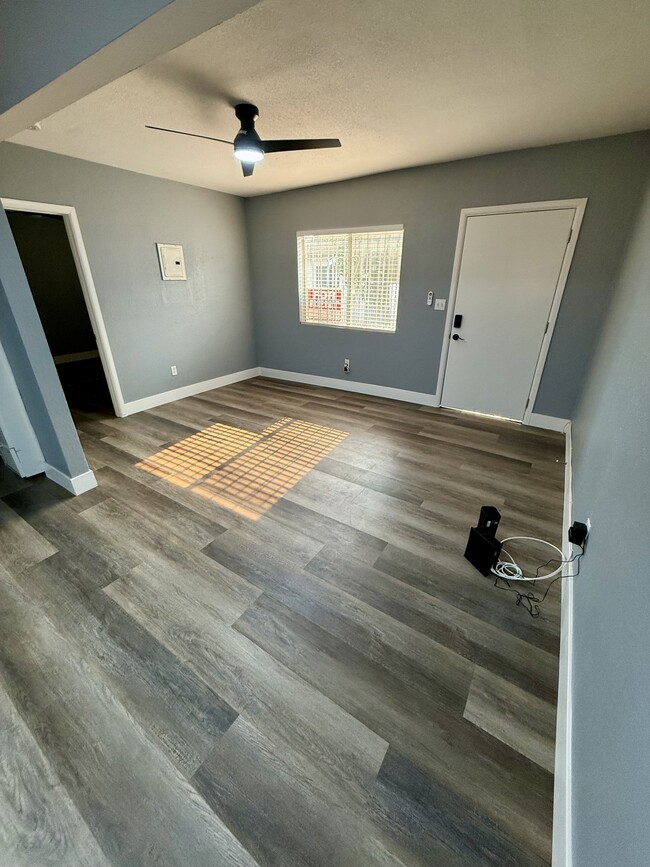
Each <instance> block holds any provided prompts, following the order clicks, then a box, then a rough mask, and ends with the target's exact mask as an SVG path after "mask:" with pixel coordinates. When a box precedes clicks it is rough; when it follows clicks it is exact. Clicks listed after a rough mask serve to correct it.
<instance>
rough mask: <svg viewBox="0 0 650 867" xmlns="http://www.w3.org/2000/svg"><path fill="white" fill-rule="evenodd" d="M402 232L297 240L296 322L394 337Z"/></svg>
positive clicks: (320, 235)
mask: <svg viewBox="0 0 650 867" xmlns="http://www.w3.org/2000/svg"><path fill="white" fill-rule="evenodd" d="M403 235H404V231H403V230H402V229H392V230H388V231H383V230H380V229H378V230H376V231H372V230H370V231H365V232H332V233H331V234H318V235H299V236H298V288H299V299H300V321H301V322H307V323H315V324H320V325H334V326H338V327H340V328H366V329H371V330H375V331H395V329H396V326H397V302H398V297H399V280H400V267H401V261H402V240H403Z"/></svg>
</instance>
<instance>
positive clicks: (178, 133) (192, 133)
mask: <svg viewBox="0 0 650 867" xmlns="http://www.w3.org/2000/svg"><path fill="white" fill-rule="evenodd" d="M145 129H157V130H160V132H174V133H176V135H191V136H192V138H205V139H207V140H208V141H220V142H221V143H222V144H229V145H231V144H232V142H231V141H226V139H225V138H213V137H212V136H211V135H199V133H197V132H183V130H182V129H167V127H166V126H149V124H148V123H145Z"/></svg>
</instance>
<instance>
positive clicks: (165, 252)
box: [156, 244, 187, 280]
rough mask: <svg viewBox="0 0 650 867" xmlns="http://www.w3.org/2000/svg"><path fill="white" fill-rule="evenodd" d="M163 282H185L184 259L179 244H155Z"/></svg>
mask: <svg viewBox="0 0 650 867" xmlns="http://www.w3.org/2000/svg"><path fill="white" fill-rule="evenodd" d="M156 247H157V249H158V261H159V262H160V276H161V277H162V278H163V280H187V274H186V273H185V257H184V256H183V247H182V246H181V245H180V244H156Z"/></svg>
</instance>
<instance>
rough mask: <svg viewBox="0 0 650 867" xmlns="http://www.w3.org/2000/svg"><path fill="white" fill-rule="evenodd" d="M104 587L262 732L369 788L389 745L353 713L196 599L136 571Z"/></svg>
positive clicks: (338, 778) (337, 775) (329, 771)
mask: <svg viewBox="0 0 650 867" xmlns="http://www.w3.org/2000/svg"><path fill="white" fill-rule="evenodd" d="M154 577H155V576H153V575H151V576H149V578H150V580H153V579H154ZM105 592H106V593H108V594H109V595H110V596H111V598H112V599H114V600H115V601H116V602H118V603H119V604H120V605H121V606H122V607H123V608H124V610H125V611H127V612H129V613H130V614H131V615H132V617H134V618H135V619H136V620H137V621H138V622H139V623H141V624H142V625H143V626H144V627H145V628H146V629H147V630H148V631H149V632H150V633H151V634H152V635H154V636H155V637H156V638H158V640H159V641H161V642H162V643H163V644H165V645H166V646H167V647H168V648H169V649H170V650H171V651H172V652H173V653H175V654H176V655H177V656H178V657H179V658H180V659H183V660H184V661H186V662H187V664H188V665H189V666H190V667H191V668H192V669H193V670H194V671H195V672H196V673H197V674H198V675H199V676H200V677H201V678H202V679H203V680H204V681H205V683H206V684H207V685H208V686H209V687H210V688H212V689H213V690H214V691H215V692H217V693H218V694H219V695H220V696H222V697H223V698H224V699H225V701H227V702H228V704H229V705H230V706H231V707H233V708H234V709H235V710H236V711H237V712H238V713H239V714H240V715H241V716H243V717H244V718H245V719H247V720H249V721H250V722H252V723H253V724H254V725H255V726H257V727H258V728H259V729H260V730H262V731H264V732H265V733H266V734H267V736H269V737H274V738H275V737H277V738H280V739H281V740H283V741H285V742H286V743H287V744H289V745H290V746H291V748H292V749H295V750H298V751H299V752H301V753H304V754H305V755H306V756H307V757H310V758H311V759H312V760H315V761H317V762H318V764H319V767H320V768H321V770H322V772H323V773H324V774H326V775H327V776H328V777H330V778H331V779H333V780H334V781H335V782H336V783H337V784H338V783H339V782H340V781H341V780H344V781H346V785H348V786H351V787H352V788H355V789H360V790H362V791H366V790H367V788H368V786H369V785H370V784H371V782H372V780H374V778H375V777H376V775H377V772H378V771H379V768H380V766H381V762H382V760H383V757H384V754H385V752H386V748H387V744H386V742H385V741H384V740H383V739H382V738H380V737H378V736H377V735H376V734H374V732H371V731H370V730H369V729H367V728H366V727H365V726H364V725H363V724H362V723H360V722H359V721H358V720H356V719H355V718H354V717H353V716H351V715H350V714H348V713H346V712H345V711H343V710H342V709H341V708H340V707H338V706H337V705H336V704H335V703H334V702H332V701H331V700H330V699H328V698H327V697H326V696H324V695H323V694H322V693H320V692H319V691H318V690H315V689H313V688H312V687H311V686H309V685H308V684H307V683H306V682H305V681H304V680H303V679H302V678H300V677H298V676H296V675H295V674H293V672H291V671H289V670H288V669H287V668H286V667H285V666H283V665H281V664H279V663H278V662H277V661H276V660H275V659H273V657H271V656H269V655H268V654H267V653H265V652H264V651H263V650H261V649H260V648H259V647H258V646H257V645H256V644H255V643H254V642H251V641H249V640H248V639H247V638H246V637H245V636H243V635H242V634H240V633H239V632H236V631H234V630H232V629H230V628H227V627H226V625H224V623H223V621H222V620H220V619H217V618H216V617H215V616H211V615H210V613H209V612H206V611H204V608H203V606H202V605H201V604H200V603H199V602H195V601H194V600H192V599H187V598H186V597H182V598H179V595H178V594H172V593H169V594H165V593H161V592H158V593H157V594H156V593H153V592H150V590H149V588H148V587H143V585H142V583H141V580H140V575H139V573H138V570H134V572H133V573H132V574H131V575H130V576H127V577H126V578H120V579H119V580H117V581H115V582H114V583H113V584H112V585H110V586H109V587H108V588H106V591H105Z"/></svg>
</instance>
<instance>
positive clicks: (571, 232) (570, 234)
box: [566, 226, 573, 247]
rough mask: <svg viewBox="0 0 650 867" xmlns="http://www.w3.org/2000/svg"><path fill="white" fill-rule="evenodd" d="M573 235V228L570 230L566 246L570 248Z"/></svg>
mask: <svg viewBox="0 0 650 867" xmlns="http://www.w3.org/2000/svg"><path fill="white" fill-rule="evenodd" d="M572 235H573V226H571V228H570V229H569V237H568V238H567V239H566V245H567V247H568V246H569V241H570V240H571V236H572Z"/></svg>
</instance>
